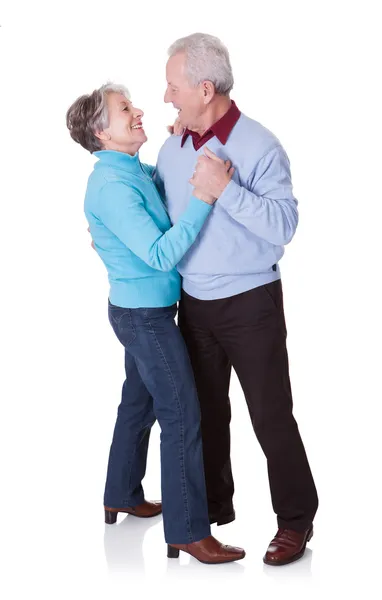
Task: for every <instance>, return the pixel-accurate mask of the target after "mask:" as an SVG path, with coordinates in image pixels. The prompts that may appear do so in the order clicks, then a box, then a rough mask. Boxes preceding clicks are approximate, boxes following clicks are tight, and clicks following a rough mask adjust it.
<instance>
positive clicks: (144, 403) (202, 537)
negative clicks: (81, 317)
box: [67, 33, 318, 566]
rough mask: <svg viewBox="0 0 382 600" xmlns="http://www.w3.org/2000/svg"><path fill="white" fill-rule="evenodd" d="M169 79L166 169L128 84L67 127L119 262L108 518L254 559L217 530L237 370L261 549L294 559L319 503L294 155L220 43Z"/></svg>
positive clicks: (227, 498) (185, 60) (189, 42)
mask: <svg viewBox="0 0 382 600" xmlns="http://www.w3.org/2000/svg"><path fill="white" fill-rule="evenodd" d="M166 77H167V89H166V92H165V97H164V100H165V102H171V103H172V104H173V106H174V108H176V109H177V110H178V111H179V113H178V118H177V120H176V121H175V123H174V126H173V127H172V128H170V129H171V133H173V135H171V136H170V137H169V138H168V139H167V140H166V142H165V143H164V145H163V147H162V148H161V150H160V152H159V156H158V161H157V165H156V167H155V168H154V167H152V166H149V165H146V164H143V163H141V162H140V159H139V150H140V148H141V146H142V145H143V144H144V143H145V142H146V140H147V137H146V134H145V130H144V128H143V123H142V117H143V111H142V110H140V109H139V108H137V107H136V106H134V103H133V102H132V100H131V99H130V95H129V93H128V91H127V89H126V88H124V87H123V86H120V85H115V84H111V83H110V84H106V85H104V86H103V87H101V88H100V89H98V90H95V91H94V92H93V93H91V94H89V95H84V96H81V97H80V98H78V99H77V100H76V101H75V102H74V103H73V105H72V106H71V107H70V108H69V110H68V112H67V126H68V128H69V130H70V134H71V136H72V138H73V139H74V140H75V141H76V142H78V143H80V144H81V145H82V146H83V147H84V148H85V149H86V150H88V151H89V152H91V153H92V154H94V155H95V157H96V158H97V159H98V160H97V162H96V163H95V166H94V170H93V172H92V173H91V175H90V177H89V180H88V186H87V191H86V197H85V214H86V217H87V220H88V223H89V228H90V233H91V236H92V240H93V246H94V248H95V249H96V251H97V253H98V254H99V256H100V257H101V259H102V261H103V262H104V264H105V266H106V269H107V272H108V277H109V282H110V293H109V301H108V312H109V320H110V324H111V326H112V328H113V330H114V332H115V334H116V336H117V338H118V340H119V341H120V342H121V344H122V345H123V346H124V349H125V369H126V380H125V382H124V384H123V388H122V399H121V403H120V405H119V407H118V415H117V420H116V424H115V429H114V435H113V440H112V444H111V448H110V456H109V463H108V471H107V478H106V487H105V495H104V507H105V520H106V523H109V524H113V523H115V522H116V519H117V514H118V513H129V514H131V515H135V516H136V517H143V518H145V517H153V516H155V515H158V514H160V513H161V512H162V511H163V523H164V534H165V540H166V543H167V545H168V556H169V557H170V558H176V557H178V556H179V551H184V552H187V553H189V554H190V555H191V556H193V557H195V558H196V559H198V560H199V561H201V562H204V563H208V564H216V563H223V562H230V561H235V560H240V559H242V558H243V557H244V556H245V551H244V550H243V549H242V548H238V547H234V546H227V545H224V544H222V543H221V542H220V541H218V540H217V539H216V538H215V537H213V536H212V535H211V529H210V525H211V524H212V523H217V524H218V525H224V524H227V523H230V522H231V521H233V520H234V519H235V511H234V506H233V500H232V498H233V493H234V483H233V477H232V471H231V462H230V418H231V409H230V399H229V384H230V375H231V369H232V367H234V369H235V371H236V373H237V376H238V379H239V381H240V384H241V386H242V389H243V392H244V395H245V399H246V402H247V405H248V410H249V414H250V418H251V421H252V425H253V429H254V432H255V434H256V437H257V439H258V441H259V443H260V445H261V447H262V450H263V452H264V454H265V457H266V460H267V465H268V474H269V484H270V490H271V497H272V505H273V509H274V512H275V513H276V515H277V522H278V531H277V533H276V535H275V537H274V538H273V540H272V541H271V543H270V545H269V547H268V549H267V550H266V553H265V556H264V558H263V560H264V562H265V563H267V564H269V565H275V566H276V565H284V564H288V563H290V562H292V561H295V560H297V559H298V558H301V557H302V556H303V554H304V551H305V547H306V544H307V542H308V541H309V540H310V538H311V537H312V535H313V518H314V516H315V513H316V510H317V506H318V499H317V492H316V488H315V484H314V481H313V478H312V474H311V470H310V467H309V464H308V460H307V457H306V453H305V450H304V446H303V443H302V440H301V437H300V434H299V430H298V427H297V424H296V421H295V419H294V417H293V413H292V394H291V387H290V381H289V372H288V357H287V349H286V327H285V319H284V311H283V298H282V286H281V280H280V271H279V266H278V262H279V260H280V259H281V257H282V255H283V253H284V245H285V244H287V243H289V242H290V241H291V239H292V237H293V235H294V233H295V230H296V226H297V222H298V212H297V202H296V199H295V198H294V196H293V192H292V184H291V176H290V168H289V161H288V157H287V155H286V153H285V151H284V149H283V147H282V146H281V144H280V142H279V140H278V139H277V138H276V137H275V136H274V135H273V134H272V133H271V132H270V131H269V130H267V129H266V128H265V127H263V126H262V125H260V124H259V123H258V122H256V121H254V120H252V119H251V118H249V117H247V116H246V115H244V114H243V113H241V112H240V108H239V107H238V106H236V104H235V102H234V101H233V100H231V98H230V92H231V90H232V87H233V75H232V69H231V65H230V60H229V54H228V51H227V49H226V47H225V46H224V45H223V44H222V42H221V41H220V40H219V39H217V38H216V37H213V36H211V35H207V34H200V33H197V34H193V35H190V36H187V37H185V38H181V39H179V40H177V41H176V42H175V43H174V44H173V45H172V46H171V47H170V49H169V59H168V62H167V67H166ZM178 302H179V314H178V326H177V325H176V323H175V320H174V318H175V316H176V313H177V310H178ZM155 420H158V422H159V425H160V428H161V448H160V451H161V482H162V483H161V487H162V502H150V501H147V500H146V499H145V497H144V492H143V488H142V479H143V477H144V475H145V469H146V457H147V449H148V443H149V437H150V430H151V427H152V425H153V424H154V422H155ZM250 476H254V474H251V475H250Z"/></svg>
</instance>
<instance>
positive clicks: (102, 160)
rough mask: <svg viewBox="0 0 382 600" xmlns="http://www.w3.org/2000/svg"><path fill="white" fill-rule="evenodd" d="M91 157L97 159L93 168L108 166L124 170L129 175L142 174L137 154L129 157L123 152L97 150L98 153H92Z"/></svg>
mask: <svg viewBox="0 0 382 600" xmlns="http://www.w3.org/2000/svg"><path fill="white" fill-rule="evenodd" d="M93 155H94V156H96V157H97V158H98V159H99V160H98V162H97V163H96V164H95V165H94V168H97V167H99V166H103V165H110V166H112V167H118V168H119V169H124V170H125V171H128V172H129V173H142V167H141V162H140V160H139V154H138V152H137V153H136V154H134V156H131V155H130V154H126V153H125V152H117V151H115V150H99V151H98V152H93Z"/></svg>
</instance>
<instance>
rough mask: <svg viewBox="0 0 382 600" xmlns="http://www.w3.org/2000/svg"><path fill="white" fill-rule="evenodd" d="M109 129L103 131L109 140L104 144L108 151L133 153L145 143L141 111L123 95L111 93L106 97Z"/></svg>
mask: <svg viewBox="0 0 382 600" xmlns="http://www.w3.org/2000/svg"><path fill="white" fill-rule="evenodd" d="M107 107H108V112H109V127H107V128H106V129H105V131H104V133H105V134H107V135H108V137H109V140H108V142H107V144H105V145H106V146H107V147H108V148H109V149H115V150H119V151H122V152H129V153H135V152H137V151H138V150H139V148H140V147H141V146H142V144H144V142H146V140H147V137H146V134H145V131H144V129H143V127H142V117H143V111H142V110H140V109H139V108H136V107H135V106H133V105H132V103H131V102H130V101H129V100H128V99H127V98H126V97H125V96H124V95H123V94H119V93H116V92H112V93H110V94H108V95H107Z"/></svg>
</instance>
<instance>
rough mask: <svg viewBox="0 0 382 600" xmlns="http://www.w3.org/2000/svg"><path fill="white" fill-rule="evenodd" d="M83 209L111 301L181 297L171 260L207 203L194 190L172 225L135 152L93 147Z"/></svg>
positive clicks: (147, 302)
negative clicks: (96, 160)
mask: <svg viewBox="0 0 382 600" xmlns="http://www.w3.org/2000/svg"><path fill="white" fill-rule="evenodd" d="M94 155H95V156H96V157H97V158H98V159H99V160H98V162H97V163H96V164H95V165H94V170H93V172H92V173H91V175H90V177H89V180H88V186H87V190H86V196H85V206H84V208H85V215H86V218H87V220H88V223H89V226H90V233H91V235H92V238H93V241H94V245H95V248H96V250H97V252H98V254H99V255H100V257H101V259H102V261H103V262H104V264H105V266H106V269H107V272H108V276H109V282H110V295H109V298H110V302H111V303H112V304H115V305H116V306H122V307H125V308H142V307H146V308H153V307H160V306H171V305H172V304H174V303H175V302H176V301H177V300H179V298H180V288H181V283H180V276H179V274H178V272H177V271H176V269H175V265H176V264H177V263H178V262H179V261H180V260H181V258H183V256H184V255H185V253H186V252H187V250H188V249H189V248H190V246H191V245H192V244H193V242H194V241H195V239H196V237H197V235H198V233H199V231H200V230H201V228H202V226H203V224H204V222H205V220H206V218H207V216H208V215H209V213H210V211H211V206H210V205H208V204H206V203H205V202H202V201H201V200H199V199H198V198H195V197H194V196H191V197H190V200H189V202H188V205H187V207H186V208H185V210H184V212H183V214H182V215H181V216H180V218H179V219H178V221H177V223H176V225H174V226H173V227H171V222H170V219H169V216H168V214H167V211H166V208H165V206H164V204H163V202H162V199H161V197H160V195H159V193H158V191H157V189H156V187H155V185H154V183H153V181H152V172H153V168H152V167H149V166H148V165H144V164H141V162H140V160H139V156H138V154H135V155H134V156H130V155H129V154H124V153H122V152H114V151H110V150H102V151H100V152H94Z"/></svg>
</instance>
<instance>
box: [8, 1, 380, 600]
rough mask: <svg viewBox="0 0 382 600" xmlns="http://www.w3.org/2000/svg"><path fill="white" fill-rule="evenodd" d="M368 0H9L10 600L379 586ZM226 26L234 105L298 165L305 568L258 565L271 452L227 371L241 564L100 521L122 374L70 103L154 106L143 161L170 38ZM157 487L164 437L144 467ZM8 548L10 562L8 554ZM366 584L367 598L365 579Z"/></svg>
mask: <svg viewBox="0 0 382 600" xmlns="http://www.w3.org/2000/svg"><path fill="white" fill-rule="evenodd" d="M378 4H379V3H378V2H371V1H367V0H364V1H363V2H352V1H348V2H340V1H336V0H332V1H331V2H325V1H321V2H312V1H309V0H306V1H301V2H296V1H284V2H282V1H280V2H275V1H268V2H265V1H264V2H258V1H255V0H251V2H248V3H246V2H244V1H241V0H235V1H231V2H212V1H210V2H207V1H206V0H204V1H200V0H190V1H188V2H181V1H180V0H178V1H177V2H172V1H166V0H161V1H160V2H157V3H152V4H149V3H148V2H147V1H145V2H143V1H142V2H137V1H136V2H127V1H124V2H115V1H111V0H109V2H96V1H93V2H82V1H80V0H78V1H77V2H62V3H55V2H50V3H46V4H43V3H41V2H24V3H20V2H8V3H5V5H4V4H3V9H2V10H1V14H0V25H1V28H0V43H1V48H0V52H1V84H0V85H1V94H0V98H1V104H2V109H1V129H0V135H1V158H0V160H1V182H0V185H1V217H2V218H1V229H0V231H1V234H0V243H1V254H0V256H1V265H2V266H1V282H2V294H1V302H2V310H1V334H0V335H1V345H2V351H1V352H2V361H1V364H2V376H1V386H2V388H3V389H2V391H1V397H2V407H3V417H2V419H1V456H2V459H3V460H2V462H3V475H2V494H1V498H2V510H1V517H2V534H1V541H2V542H3V544H4V550H3V553H2V554H3V559H2V566H3V567H4V566H5V563H7V564H6V566H5V577H4V576H3V577H2V584H3V585H4V586H5V588H6V589H5V593H4V594H3V597H4V598H7V599H11V598H22V597H30V596H32V597H34V596H36V597H39V598H41V599H45V598H50V599H51V598H54V599H61V598H75V599H77V598H81V599H82V598H86V599H88V598H89V599H90V598H91V599H93V598H94V599H98V598H111V599H114V598H116V599H117V598H118V599H119V598H129V597H132V595H131V594H133V593H134V594H135V595H136V596H135V597H138V596H137V595H138V593H139V592H140V594H141V595H140V597H144V598H146V597H149V595H155V597H157V596H160V597H162V596H163V597H164V594H166V595H167V597H177V598H194V597H200V598H205V597H208V596H210V595H214V596H216V597H219V598H231V597H232V596H235V597H238V598H239V597H240V598H241V597H243V598H244V597H245V598H247V597H248V598H252V597H257V598H278V597H280V595H283V596H284V597H286V598H292V597H293V598H299V597H301V598H303V597H304V598H305V597H317V598H323V597H325V596H326V597H328V598H332V597H333V598H334V597H338V596H340V597H341V596H342V597H345V594H346V595H349V594H350V593H351V592H352V591H354V593H355V595H357V597H359V595H360V593H364V594H365V595H366V594H367V595H369V593H370V594H371V596H370V597H373V598H376V597H378V595H379V593H380V589H379V587H380V584H379V577H378V570H379V563H380V552H381V550H380V546H381V544H380V534H381V527H380V512H381V494H380V492H379V480H380V473H381V467H380V459H381V444H380V420H379V419H380V414H381V411H380V403H381V400H382V393H381V383H380V373H381V362H380V358H381V352H380V343H381V333H382V332H381V316H380V313H381V298H380V291H379V290H380V260H379V258H380V252H379V250H380V218H381V208H380V204H381V164H380V163H381V151H380V146H381V143H380V140H381V120H380V110H381V105H382V103H381V97H380V95H379V91H378V84H379V80H380V76H381V70H380V63H379V64H378V63H377V58H378V50H380V48H378V45H379V42H378V38H380V35H381V34H380V24H379V23H380V21H378V19H377V6H378ZM195 31H203V32H208V33H211V34H214V35H217V36H218V37H220V38H221V39H222V40H223V41H224V42H225V43H226V45H227V46H228V48H229V50H230V54H231V60H232V66H233V69H234V74H235V88H234V91H233V93H232V97H233V98H234V100H235V101H236V103H237V104H238V106H239V108H240V109H241V110H242V111H243V112H245V113H246V114H247V115H248V116H250V117H252V118H254V119H256V120H258V121H260V122H261V123H263V124H264V125H265V126H267V127H268V128H269V129H271V130H272V131H273V132H274V133H275V134H276V135H277V136H278V137H279V139H280V140H281V142H282V143H283V145H284V147H285V149H286V151H287V153H288V155H289V157H290V161H291V166H292V175H293V182H294V186H295V193H296V196H297V198H298V200H299V209H300V224H299V228H298V231H297V234H296V236H295V238H294V240H293V242H292V243H291V245H290V246H288V247H287V249H286V250H287V251H286V255H285V257H284V258H283V260H282V263H281V268H282V275H283V282H284V295H285V310H286V317H287V325H288V331H289V338H288V340H289V346H288V347H289V354H290V369H291V378H292V386H293V391H294V402H295V416H296V418H297V421H298V423H299V426H300V430H301V433H302V437H303V440H304V443H305V446H306V450H307V453H308V457H309V460H310V463H311V468H312V471H313V474H314V477H315V480H316V484H317V488H318V492H319V496H320V502H321V503H320V508H319V511H318V513H317V518H316V521H315V535H314V538H313V540H312V541H311V543H310V544H309V548H310V549H309V550H308V551H307V552H306V555H305V557H304V559H303V560H301V561H299V562H298V563H296V564H294V565H290V566H287V567H282V568H274V567H273V568H272V567H266V566H264V565H263V563H262V556H263V554H264V552H265V550H266V547H267V545H268V543H269V541H270V539H271V538H272V537H273V535H274V533H275V532H276V520H275V517H274V515H273V512H272V508H271V503H270V495H269V489H268V481H267V473H266V464H265V459H264V457H263V455H262V452H261V450H260V447H259V445H258V443H257V441H256V439H255V436H254V434H253V432H252V429H251V426H250V421H249V417H248V414H247V409H246V406H245V401H244V398H243V395H242V392H241V390H240V387H239V385H238V383H237V380H236V378H234V379H233V382H232V389H231V398H232V409H233V419H232V446H233V448H232V460H233V469H234V475H235V483H236V495H235V507H236V512H237V520H236V522H235V523H233V524H231V525H227V526H225V527H219V528H216V526H214V528H213V533H214V534H215V535H216V536H217V537H219V538H220V539H221V540H222V541H223V542H224V543H232V544H237V545H242V546H244V547H245V548H246V550H247V556H246V558H245V559H244V560H243V561H242V562H240V563H236V564H231V565H226V566H217V567H214V566H206V565H202V564H199V563H197V562H196V561H195V560H194V559H190V558H188V557H187V556H186V555H183V556H182V558H181V560H180V561H176V560H175V561H170V560H168V559H167V558H166V547H165V544H164V540H163V530H162V522H161V519H160V518H156V519H154V520H152V521H139V520H137V519H136V520H134V518H132V517H127V518H125V519H120V520H119V521H118V525H115V526H112V527H110V526H109V527H107V526H105V525H104V523H103V509H102V499H103V486H104V478H105V470H106V464H107V457H108V450H109V444H110V440H111V435H112V430H113V425H114V420H115V416H116V409H117V405H118V403H119V398H120V390H121V384H122V381H123V350H122V347H121V346H120V345H119V343H118V341H117V340H116V338H115V337H114V334H113V332H112V330H111V328H110V326H109V323H108V320H107V293H108V284H107V278H106V271H105V269H104V267H103V265H102V264H101V262H100V260H99V259H98V257H97V256H96V254H95V253H94V252H93V250H92V249H91V248H90V239H89V237H88V234H87V231H86V228H87V223H86V221H85V217H84V214H83V205H82V203H83V195H84V191H85V186H86V181H87V177H88V174H89V172H90V170H91V168H92V164H93V159H92V157H91V156H90V155H88V154H87V153H86V151H85V150H83V149H82V148H81V147H80V146H78V145H76V144H75V143H74V142H73V141H72V140H71V139H70V137H69V134H68V132H67V130H66V127H65V112H66V110H67V108H68V106H69V105H70V104H71V103H72V102H73V101H74V100H75V98H76V97H77V96H79V95H81V94H83V93H87V92H90V91H92V90H93V89H94V88H95V87H98V86H99V85H101V84H102V83H104V82H105V81H107V80H109V79H111V80H113V81H115V82H121V83H124V84H126V85H127V86H128V87H129V89H130V91H131V93H132V98H133V101H134V102H135V103H136V105H137V106H139V107H141V108H142V109H143V110H144V111H145V117H144V123H145V128H146V131H147V133H148V136H149V141H148V142H147V144H146V145H145V146H144V147H143V148H142V150H141V158H142V160H143V161H145V162H150V163H155V159H156V155H157V152H158V150H159V148H160V146H161V144H162V143H163V141H164V140H165V139H166V136H167V133H166V129H165V126H166V124H169V123H171V122H172V121H173V119H174V117H175V111H174V110H173V109H172V107H170V106H167V105H165V104H164V103H163V94H164V91H165V62H166V50H167V47H168V46H169V45H170V44H171V42H173V41H174V40H175V39H176V38H178V37H181V36H183V35H188V34H190V33H192V32H195ZM145 491H146V496H147V497H148V498H158V497H159V494H160V481H159V429H158V427H157V426H155V427H154V429H153V433H152V439H151V443H150V453H149V463H148V472H147V476H146V479H145ZM5 558H6V559H7V561H5ZM372 590H373V591H372Z"/></svg>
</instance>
